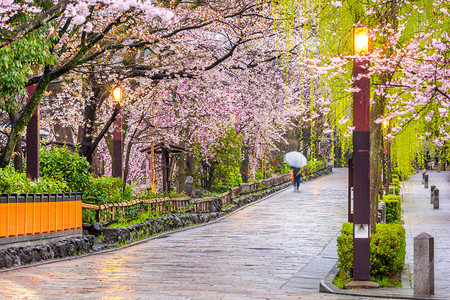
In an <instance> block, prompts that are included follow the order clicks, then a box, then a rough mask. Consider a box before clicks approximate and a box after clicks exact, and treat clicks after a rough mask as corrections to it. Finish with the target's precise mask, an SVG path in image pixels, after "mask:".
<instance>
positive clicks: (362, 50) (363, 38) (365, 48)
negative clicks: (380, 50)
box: [353, 25, 370, 55]
mask: <svg viewBox="0 0 450 300" xmlns="http://www.w3.org/2000/svg"><path fill="white" fill-rule="evenodd" d="M369 50H370V43H369V27H367V26H359V25H356V26H354V27H353V51H354V53H356V54H360V55H364V54H369Z"/></svg>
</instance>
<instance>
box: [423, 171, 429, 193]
mask: <svg viewBox="0 0 450 300" xmlns="http://www.w3.org/2000/svg"><path fill="white" fill-rule="evenodd" d="M423 179H424V186H423V187H424V188H426V189H427V188H428V174H427V173H425V175H424V177H423Z"/></svg>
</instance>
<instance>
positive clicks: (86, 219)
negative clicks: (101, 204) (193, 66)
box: [82, 209, 97, 224]
mask: <svg viewBox="0 0 450 300" xmlns="http://www.w3.org/2000/svg"><path fill="white" fill-rule="evenodd" d="M96 213H97V212H96V211H95V210H91V209H83V212H82V220H83V223H91V224H92V223H94V222H97V220H96Z"/></svg>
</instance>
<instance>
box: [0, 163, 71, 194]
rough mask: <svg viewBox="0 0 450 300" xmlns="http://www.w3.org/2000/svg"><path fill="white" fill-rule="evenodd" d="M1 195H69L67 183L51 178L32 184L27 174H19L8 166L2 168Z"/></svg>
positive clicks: (0, 173) (0, 171) (40, 179)
mask: <svg viewBox="0 0 450 300" xmlns="http://www.w3.org/2000/svg"><path fill="white" fill-rule="evenodd" d="M0 192H1V193H10V194H11V193H17V194H20V193H27V194H28V193H67V192H69V187H68V186H67V184H66V183H64V182H61V181H58V180H54V179H51V178H46V177H41V178H39V180H38V182H32V181H30V180H29V179H28V178H27V175H26V174H25V173H17V172H16V171H15V170H14V168H12V167H10V166H8V167H6V168H0Z"/></svg>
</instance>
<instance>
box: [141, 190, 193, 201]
mask: <svg viewBox="0 0 450 300" xmlns="http://www.w3.org/2000/svg"><path fill="white" fill-rule="evenodd" d="M184 196H186V195H185V194H179V193H177V192H174V191H172V192H170V193H162V194H156V193H155V194H154V193H152V191H151V190H148V191H141V192H139V193H137V194H136V196H134V198H136V199H141V200H144V199H157V198H164V197H169V198H180V197H184Z"/></svg>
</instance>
